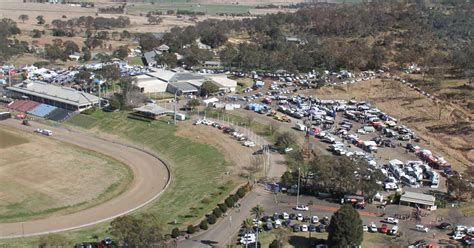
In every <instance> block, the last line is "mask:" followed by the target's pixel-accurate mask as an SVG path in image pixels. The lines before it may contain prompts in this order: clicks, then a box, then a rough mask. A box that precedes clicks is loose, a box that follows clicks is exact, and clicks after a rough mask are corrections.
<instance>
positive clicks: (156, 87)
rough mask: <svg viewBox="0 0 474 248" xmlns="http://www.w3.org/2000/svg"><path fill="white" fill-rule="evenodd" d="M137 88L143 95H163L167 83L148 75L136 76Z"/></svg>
mask: <svg viewBox="0 0 474 248" xmlns="http://www.w3.org/2000/svg"><path fill="white" fill-rule="evenodd" d="M137 86H138V87H139V88H140V90H141V92H143V93H164V92H166V89H167V87H168V83H167V82H164V81H163V80H160V79H158V78H155V77H152V76H149V75H146V74H144V75H139V76H137Z"/></svg>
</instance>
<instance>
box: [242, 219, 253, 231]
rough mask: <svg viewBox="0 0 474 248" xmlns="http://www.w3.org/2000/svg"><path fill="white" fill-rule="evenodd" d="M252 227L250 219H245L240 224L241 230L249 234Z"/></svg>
mask: <svg viewBox="0 0 474 248" xmlns="http://www.w3.org/2000/svg"><path fill="white" fill-rule="evenodd" d="M252 227H253V220H252V219H250V218H247V219H245V220H244V221H243V222H242V229H244V230H245V232H251V231H252Z"/></svg>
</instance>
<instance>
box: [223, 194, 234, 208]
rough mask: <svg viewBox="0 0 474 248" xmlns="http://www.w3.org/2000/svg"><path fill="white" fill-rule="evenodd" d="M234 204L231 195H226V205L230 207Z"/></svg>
mask: <svg viewBox="0 0 474 248" xmlns="http://www.w3.org/2000/svg"><path fill="white" fill-rule="evenodd" d="M234 204H235V201H234V199H233V198H232V197H230V196H229V197H227V199H225V205H227V207H229V208H231V207H233V206H234Z"/></svg>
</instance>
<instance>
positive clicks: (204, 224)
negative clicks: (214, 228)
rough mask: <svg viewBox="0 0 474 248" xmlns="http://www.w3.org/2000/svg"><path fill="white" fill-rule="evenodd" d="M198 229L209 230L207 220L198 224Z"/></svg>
mask: <svg viewBox="0 0 474 248" xmlns="http://www.w3.org/2000/svg"><path fill="white" fill-rule="evenodd" d="M199 228H201V229H202V230H207V229H208V228H209V226H208V225H207V220H203V221H201V224H199Z"/></svg>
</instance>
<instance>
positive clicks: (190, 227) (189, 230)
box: [186, 225, 196, 234]
mask: <svg viewBox="0 0 474 248" xmlns="http://www.w3.org/2000/svg"><path fill="white" fill-rule="evenodd" d="M186 232H187V233H188V234H193V233H195V232H196V228H195V227H194V226H193V225H189V226H188V228H187V229H186Z"/></svg>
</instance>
